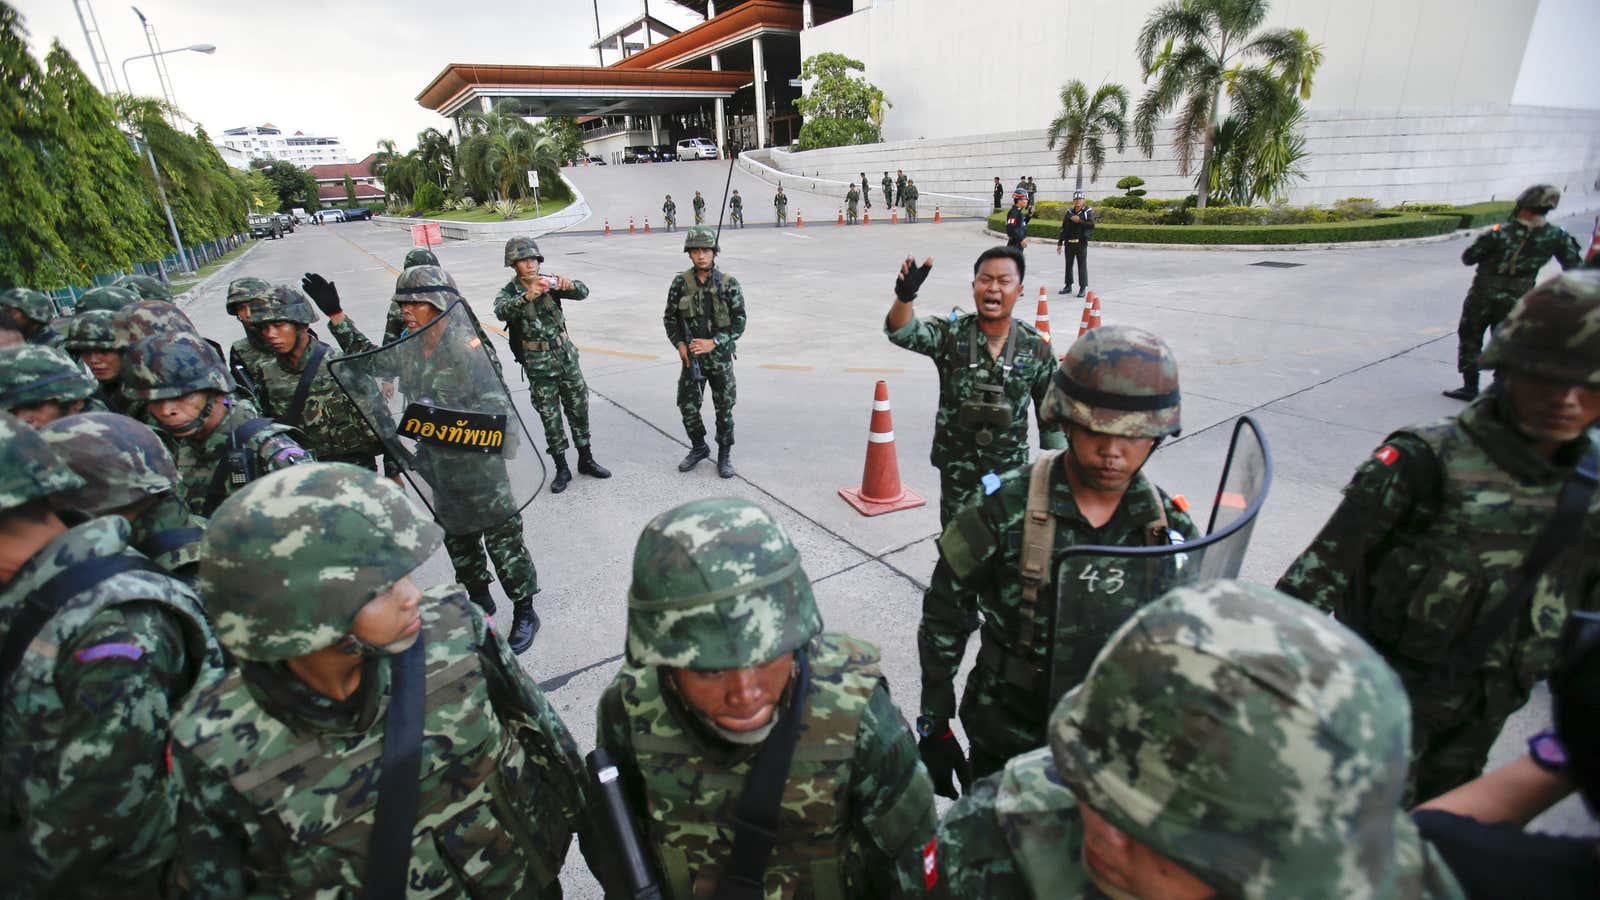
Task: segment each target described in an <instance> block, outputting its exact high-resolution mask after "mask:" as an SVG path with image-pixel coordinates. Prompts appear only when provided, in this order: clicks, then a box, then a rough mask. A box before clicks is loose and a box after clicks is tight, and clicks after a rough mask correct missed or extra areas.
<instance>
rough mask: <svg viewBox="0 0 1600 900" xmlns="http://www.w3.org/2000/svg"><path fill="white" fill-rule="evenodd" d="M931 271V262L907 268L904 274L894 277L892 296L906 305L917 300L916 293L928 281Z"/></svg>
mask: <svg viewBox="0 0 1600 900" xmlns="http://www.w3.org/2000/svg"><path fill="white" fill-rule="evenodd" d="M932 271H933V262H932V261H928V262H925V263H923V264H922V265H920V266H918V265H912V266H909V267H908V268H907V269H906V272H905V274H903V275H898V276H896V277H895V279H894V295H895V296H896V297H899V298H900V299H901V300H902V301H904V302H906V303H910V302H911V301H913V300H915V299H917V291H918V290H919V289H920V288H921V287H922V283H923V282H924V281H927V280H928V273H929V272H932Z"/></svg>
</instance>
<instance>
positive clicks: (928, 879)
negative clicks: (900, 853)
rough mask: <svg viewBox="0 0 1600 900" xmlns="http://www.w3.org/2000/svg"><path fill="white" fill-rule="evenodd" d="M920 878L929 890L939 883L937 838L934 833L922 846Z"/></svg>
mask: <svg viewBox="0 0 1600 900" xmlns="http://www.w3.org/2000/svg"><path fill="white" fill-rule="evenodd" d="M922 878H923V881H924V882H925V883H926V884H927V886H928V889H929V890H933V886H934V885H936V884H938V883H939V838H938V836H937V835H935V836H934V837H933V838H931V839H930V840H929V841H928V846H926V847H923V848H922Z"/></svg>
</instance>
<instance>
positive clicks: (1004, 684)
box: [917, 325, 1199, 796]
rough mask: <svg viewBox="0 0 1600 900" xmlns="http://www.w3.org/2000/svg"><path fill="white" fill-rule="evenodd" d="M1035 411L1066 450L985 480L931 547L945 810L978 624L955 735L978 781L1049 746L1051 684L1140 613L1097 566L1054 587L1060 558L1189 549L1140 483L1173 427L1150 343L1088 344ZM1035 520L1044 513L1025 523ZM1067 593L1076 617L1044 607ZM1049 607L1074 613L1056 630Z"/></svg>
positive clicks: (926, 719)
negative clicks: (960, 679)
mask: <svg viewBox="0 0 1600 900" xmlns="http://www.w3.org/2000/svg"><path fill="white" fill-rule="evenodd" d="M1040 413H1041V427H1042V428H1050V429H1061V431H1062V432H1064V433H1065V435H1066V443H1067V449H1066V450H1061V451H1056V452H1053V453H1047V454H1045V455H1043V456H1041V457H1039V458H1038V459H1037V460H1035V461H1034V463H1033V464H1032V465H1031V466H1029V467H1027V468H1018V469H1012V470H1011V471H1009V472H1007V473H1005V474H1003V475H998V476H994V475H990V476H986V478H985V481H986V482H987V483H986V484H984V486H983V490H984V495H983V496H982V497H979V498H978V499H977V500H975V501H974V502H972V503H970V504H968V505H967V506H965V507H963V508H962V509H961V510H960V511H959V512H958V513H957V514H956V516H955V517H954V518H953V519H952V520H951V521H950V524H949V526H948V527H946V528H945V530H944V534H943V535H941V536H940V538H939V563H938V565H937V566H936V567H935V568H934V570H933V581H932V583H931V584H930V585H929V587H928V590H927V593H926V594H924V595H923V598H922V623H921V625H920V626H919V627H918V629H917V652H918V655H919V656H920V657H921V660H922V713H923V715H922V717H921V718H919V719H918V720H917V730H918V732H920V733H921V734H922V736H923V738H924V740H923V742H922V743H921V745H920V747H919V749H920V750H921V751H922V753H923V761H924V762H926V763H927V764H928V772H929V774H931V775H932V776H933V780H934V784H935V785H938V786H940V787H941V788H942V789H944V790H945V791H946V792H947V795H950V796H953V788H952V787H951V784H950V775H951V772H952V770H953V769H959V768H960V763H961V747H960V744H958V743H957V742H956V738H955V736H954V735H953V734H952V733H951V732H950V726H949V719H950V716H951V715H952V714H953V713H954V712H955V710H956V703H955V676H956V670H957V669H958V668H960V666H961V657H962V655H963V653H964V652H965V650H966V646H967V638H968V636H969V635H970V634H971V633H972V630H973V628H974V627H975V625H976V622H977V618H976V614H977V613H980V612H981V613H982V614H983V619H984V622H983V632H982V636H981V638H980V644H979V647H978V662H977V665H976V666H975V667H974V668H973V670H972V674H971V675H969V676H968V678H967V687H966V691H965V693H964V694H963V696H962V698H961V724H962V725H963V726H964V727H965V728H966V732H967V736H968V737H969V738H970V739H971V741H972V771H973V773H974V775H976V776H977V777H982V776H984V775H987V774H989V773H990V772H994V771H997V770H999V768H1000V767H1001V766H1002V765H1003V764H1004V763H1005V761H1006V760H1007V759H1009V758H1010V757H1012V756H1015V755H1016V754H1018V753H1021V752H1023V751H1025V750H1029V749H1031V748H1033V747H1037V746H1039V745H1040V744H1042V743H1044V737H1045V720H1046V719H1047V718H1048V717H1049V713H1050V702H1051V699H1052V698H1051V696H1050V683H1049V682H1050V680H1051V679H1050V678H1049V677H1047V675H1049V674H1050V673H1052V672H1053V673H1054V674H1055V677H1056V678H1058V679H1059V680H1060V682H1061V683H1065V684H1068V685H1070V684H1073V683H1076V682H1077V681H1080V680H1082V678H1083V675H1084V673H1085V672H1087V671H1088V668H1089V661H1090V660H1091V659H1092V658H1093V657H1094V652H1095V651H1096V650H1097V649H1099V648H1100V645H1101V644H1103V643H1105V640H1106V637H1107V636H1108V635H1109V634H1110V633H1111V631H1112V630H1113V629H1115V628H1116V627H1117V626H1118V625H1120V624H1121V623H1122V621H1123V619H1125V618H1126V617H1127V616H1128V615H1129V614H1130V613H1131V612H1133V610H1134V609H1136V608H1137V607H1138V605H1139V604H1141V603H1144V602H1146V601H1148V600H1149V599H1150V597H1148V596H1141V595H1140V590H1139V585H1138V584H1137V582H1136V580H1135V579H1132V578H1127V577H1125V573H1122V572H1121V570H1116V569H1112V568H1105V567H1102V566H1100V565H1098V564H1096V563H1095V562H1094V561H1092V560H1087V561H1084V562H1083V564H1082V565H1081V567H1079V566H1078V564H1076V563H1074V568H1077V569H1078V571H1076V572H1073V573H1071V576H1072V578H1073V579H1074V581H1073V584H1072V585H1070V586H1067V585H1058V584H1057V583H1056V575H1057V571H1056V570H1057V568H1058V567H1059V566H1060V565H1061V564H1062V559H1063V557H1062V556H1061V553H1062V551H1065V550H1066V549H1067V548H1069V547H1072V546H1074V545H1080V544H1101V545H1113V546H1119V547H1138V546H1157V547H1159V546H1166V545H1169V544H1181V543H1183V542H1184V541H1186V540H1191V539H1193V538H1195V537H1198V536H1199V529H1197V528H1196V527H1195V524H1194V522H1193V520H1191V519H1190V518H1189V515H1188V513H1187V511H1186V510H1187V507H1188V504H1187V503H1186V502H1184V501H1181V500H1174V499H1173V498H1172V497H1170V496H1168V494H1167V493H1166V492H1165V491H1163V490H1161V489H1160V488H1159V487H1157V486H1156V484H1155V483H1154V482H1153V481H1151V480H1150V479H1149V478H1147V477H1145V475H1144V473H1143V471H1142V469H1143V468H1144V464H1145V462H1146V461H1147V460H1149V458H1150V454H1152V453H1154V452H1155V449H1156V446H1157V445H1159V444H1160V443H1161V441H1162V439H1164V438H1165V437H1167V436H1169V435H1175V434H1177V433H1178V427H1179V422H1178V417H1179V398H1178V363H1177V361H1176V360H1175V359H1173V357H1172V351H1171V350H1169V349H1168V348H1167V345H1166V344H1165V343H1164V342H1163V341H1162V340H1161V339H1160V338H1158V337H1156V336H1155V335H1153V334H1151V333H1149V332H1148V331H1141V330H1140V329H1137V328H1129V327H1127V326H1120V325H1108V326H1105V327H1102V328H1096V329H1093V330H1092V331H1090V332H1088V333H1087V334H1085V335H1084V336H1083V337H1081V338H1079V339H1078V340H1077V342H1075V343H1074V344H1073V345H1072V347H1071V349H1069V350H1068V351H1067V355H1066V356H1064V357H1062V362H1061V367H1060V368H1059V369H1057V370H1056V372H1055V375H1054V376H1053V378H1052V379H1051V382H1050V391H1049V393H1048V394H1047V395H1046V397H1045V400H1044V404H1043V409H1041V410H1040ZM1030 507H1031V508H1034V509H1037V510H1039V511H1040V513H1041V515H1039V516H1037V517H1032V516H1030V515H1029V514H1028V513H1029V509H1030ZM1045 511H1048V513H1049V515H1048V516H1044V515H1042V513H1043V512H1045ZM1030 523H1032V524H1030ZM1032 548H1037V549H1032ZM1064 589H1069V590H1070V592H1071V594H1074V595H1077V596H1076V598H1075V599H1074V600H1073V602H1072V603H1070V604H1060V603H1059V602H1049V601H1050V600H1053V599H1054V598H1057V597H1058V596H1059V595H1060V594H1061V593H1062V592H1063V590H1064ZM1041 596H1043V597H1045V598H1047V600H1046V601H1044V602H1041V601H1040V600H1039V598H1040V597H1041ZM1058 605H1066V606H1070V607H1071V608H1073V609H1075V610H1080V611H1081V613H1080V614H1079V615H1078V617H1077V618H1076V620H1075V621H1058V620H1057V617H1055V616H1054V615H1053V614H1052V613H1053V610H1054V609H1055V608H1056V607H1057V606H1058ZM1061 654H1067V657H1069V658H1063V657H1062V656H1061Z"/></svg>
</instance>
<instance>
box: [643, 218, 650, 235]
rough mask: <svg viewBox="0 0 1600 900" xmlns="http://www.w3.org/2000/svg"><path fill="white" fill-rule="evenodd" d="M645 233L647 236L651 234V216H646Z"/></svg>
mask: <svg viewBox="0 0 1600 900" xmlns="http://www.w3.org/2000/svg"><path fill="white" fill-rule="evenodd" d="M644 233H645V234H649V233H650V217H649V216H645V217H644Z"/></svg>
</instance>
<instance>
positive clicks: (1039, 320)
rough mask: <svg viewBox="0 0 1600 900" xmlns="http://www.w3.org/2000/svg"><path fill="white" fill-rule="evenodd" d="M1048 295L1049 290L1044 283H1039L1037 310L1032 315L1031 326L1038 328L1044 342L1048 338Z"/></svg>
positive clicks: (1047, 340)
mask: <svg viewBox="0 0 1600 900" xmlns="http://www.w3.org/2000/svg"><path fill="white" fill-rule="evenodd" d="M1049 295H1050V292H1049V290H1048V289H1046V288H1045V287H1044V285H1040V286H1039V312H1038V313H1036V314H1035V315H1034V317H1033V327H1034V328H1036V329H1038V331H1039V336H1040V337H1042V338H1044V339H1045V341H1046V342H1049V340H1050V301H1049V300H1048V299H1046V298H1047V297H1049Z"/></svg>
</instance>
